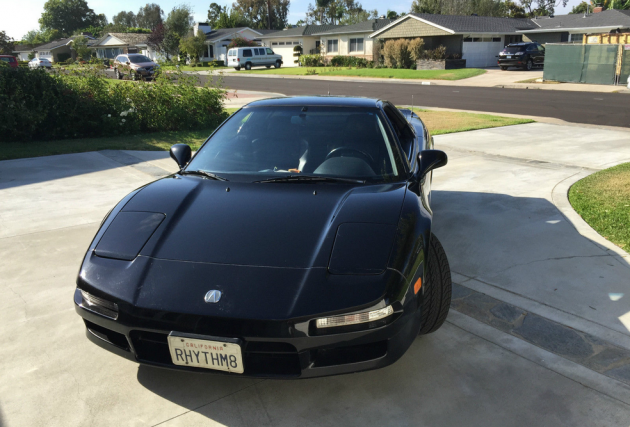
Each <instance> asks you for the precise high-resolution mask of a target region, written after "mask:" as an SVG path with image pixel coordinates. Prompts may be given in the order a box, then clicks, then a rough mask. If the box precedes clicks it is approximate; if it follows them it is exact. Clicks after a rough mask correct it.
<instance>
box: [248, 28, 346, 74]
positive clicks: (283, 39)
mask: <svg viewBox="0 0 630 427" xmlns="http://www.w3.org/2000/svg"><path fill="white" fill-rule="evenodd" d="M339 27H343V25H305V26H303V27H295V28H289V29H286V30H282V31H274V32H270V33H267V34H265V35H263V36H261V37H260V39H261V40H262V42H263V46H267V47H270V48H271V49H272V50H273V51H274V53H276V54H278V55H282V61H283V64H282V66H283V67H297V66H298V64H297V63H296V62H295V58H294V57H293V52H294V51H293V48H294V47H295V46H297V45H299V46H302V53H303V54H304V55H309V54H315V53H320V48H321V41H320V38H319V37H318V36H315V35H314V34H315V33H323V32H326V31H329V30H334V29H336V28H339Z"/></svg>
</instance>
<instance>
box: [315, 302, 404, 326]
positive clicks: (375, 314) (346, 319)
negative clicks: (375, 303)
mask: <svg viewBox="0 0 630 427" xmlns="http://www.w3.org/2000/svg"><path fill="white" fill-rule="evenodd" d="M393 313H394V309H393V308H392V306H391V305H388V306H387V307H385V308H380V309H378V310H372V311H366V312H363V313H356V314H348V315H345V316H334V317H324V318H321V319H317V321H316V322H315V325H316V326H317V327H318V328H334V327H336V326H348V325H356V324H359V323H368V322H374V321H376V320H380V319H384V318H386V317H388V316H391V315H392V314H393Z"/></svg>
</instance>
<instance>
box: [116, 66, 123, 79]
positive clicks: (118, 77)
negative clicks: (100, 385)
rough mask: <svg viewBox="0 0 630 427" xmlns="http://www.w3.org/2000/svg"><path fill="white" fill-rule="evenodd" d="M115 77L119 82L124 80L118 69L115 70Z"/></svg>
mask: <svg viewBox="0 0 630 427" xmlns="http://www.w3.org/2000/svg"><path fill="white" fill-rule="evenodd" d="M114 76H115V77H116V79H117V80H120V79H122V74H120V71H118V68H115V69H114Z"/></svg>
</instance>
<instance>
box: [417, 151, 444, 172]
mask: <svg viewBox="0 0 630 427" xmlns="http://www.w3.org/2000/svg"><path fill="white" fill-rule="evenodd" d="M447 163H448V156H447V155H446V153H445V152H444V151H441V150H422V151H421V152H420V154H418V164H419V165H420V170H419V171H418V175H419V177H420V179H422V178H424V177H425V175H426V174H428V173H429V172H431V171H432V170H433V169H437V168H441V167H442V166H445V165H446V164H447Z"/></svg>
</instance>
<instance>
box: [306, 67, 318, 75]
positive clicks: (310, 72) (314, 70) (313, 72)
mask: <svg viewBox="0 0 630 427" xmlns="http://www.w3.org/2000/svg"><path fill="white" fill-rule="evenodd" d="M315 74H317V70H316V69H315V68H307V69H306V75H307V76H314V75H315Z"/></svg>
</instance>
